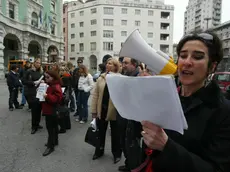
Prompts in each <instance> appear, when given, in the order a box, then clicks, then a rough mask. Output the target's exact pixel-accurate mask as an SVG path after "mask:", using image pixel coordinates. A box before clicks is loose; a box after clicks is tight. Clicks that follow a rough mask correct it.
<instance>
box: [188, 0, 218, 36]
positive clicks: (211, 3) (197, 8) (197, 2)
mask: <svg viewBox="0 0 230 172" xmlns="http://www.w3.org/2000/svg"><path fill="white" fill-rule="evenodd" d="M221 6H222V0H189V2H188V6H187V8H186V11H185V14H184V34H187V33H189V32H193V31H195V30H207V29H209V28H212V27H216V26H217V25H219V24H220V22H221V10H222V7H221Z"/></svg>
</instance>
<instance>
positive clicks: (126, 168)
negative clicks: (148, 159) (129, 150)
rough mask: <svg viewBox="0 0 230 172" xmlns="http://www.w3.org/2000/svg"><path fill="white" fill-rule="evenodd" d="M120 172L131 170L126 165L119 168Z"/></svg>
mask: <svg viewBox="0 0 230 172" xmlns="http://www.w3.org/2000/svg"><path fill="white" fill-rule="evenodd" d="M118 171H124V172H130V169H129V168H128V167H127V166H126V165H122V166H120V167H119V168H118Z"/></svg>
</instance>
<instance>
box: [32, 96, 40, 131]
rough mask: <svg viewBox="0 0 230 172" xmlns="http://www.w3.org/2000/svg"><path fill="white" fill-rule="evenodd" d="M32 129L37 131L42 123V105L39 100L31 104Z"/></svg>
mask: <svg viewBox="0 0 230 172" xmlns="http://www.w3.org/2000/svg"><path fill="white" fill-rule="evenodd" d="M30 105H31V118H32V120H31V121H32V129H37V128H38V126H39V123H40V121H41V111H42V107H41V103H40V102H39V100H38V99H36V100H34V101H32V102H31V104H30Z"/></svg>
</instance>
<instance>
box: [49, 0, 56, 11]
mask: <svg viewBox="0 0 230 172" xmlns="http://www.w3.org/2000/svg"><path fill="white" fill-rule="evenodd" d="M50 7H51V9H50V11H51V12H55V9H56V7H55V2H54V1H51V6H50Z"/></svg>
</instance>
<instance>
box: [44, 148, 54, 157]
mask: <svg viewBox="0 0 230 172" xmlns="http://www.w3.org/2000/svg"><path fill="white" fill-rule="evenodd" d="M53 151H54V148H46V150H45V152H44V153H43V154H42V155H43V156H47V155H49V154H51V153H52V152H53Z"/></svg>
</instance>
